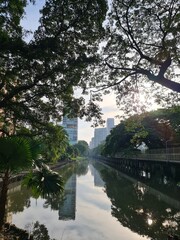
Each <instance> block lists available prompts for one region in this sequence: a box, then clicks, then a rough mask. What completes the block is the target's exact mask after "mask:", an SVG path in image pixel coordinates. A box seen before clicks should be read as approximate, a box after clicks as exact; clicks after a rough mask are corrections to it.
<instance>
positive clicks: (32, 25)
mask: <svg viewBox="0 0 180 240" xmlns="http://www.w3.org/2000/svg"><path fill="white" fill-rule="evenodd" d="M44 3H45V0H38V1H37V2H36V3H35V5H33V4H29V5H28V6H27V8H26V15H25V17H24V18H23V20H22V22H21V25H22V26H23V27H24V28H25V29H26V30H31V31H35V30H36V29H37V28H38V25H39V23H38V19H39V17H40V14H39V10H40V9H41V8H42V6H43V5H44ZM30 39H31V36H29V37H28V38H27V41H29V40H30ZM99 105H100V107H101V108H102V113H103V120H105V121H106V119H107V118H115V116H117V115H119V114H120V111H119V110H118V109H117V107H116V102H115V95H114V94H113V93H110V94H109V95H105V96H104V98H103V102H101V103H100V104H99ZM118 122H119V120H118V119H117V118H115V124H118ZM91 125H92V122H86V121H85V120H81V119H79V120H78V140H85V141H87V142H88V143H89V142H90V140H91V138H92V137H93V136H94V128H93V127H91ZM99 127H103V126H99Z"/></svg>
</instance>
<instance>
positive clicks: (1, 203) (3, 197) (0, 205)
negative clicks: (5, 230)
mask: <svg viewBox="0 0 180 240" xmlns="http://www.w3.org/2000/svg"><path fill="white" fill-rule="evenodd" d="M9 178H10V176H9V170H6V172H5V174H4V177H3V181H2V189H1V193H0V230H1V229H2V227H3V224H4V221H5V214H6V202H7V192H8V185H9Z"/></svg>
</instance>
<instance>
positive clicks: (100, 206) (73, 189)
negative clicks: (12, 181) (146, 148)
mask: <svg viewBox="0 0 180 240" xmlns="http://www.w3.org/2000/svg"><path fill="white" fill-rule="evenodd" d="M60 172H61V174H62V175H63V177H64V181H65V191H64V195H60V196H56V197H54V198H53V199H51V198H46V199H44V200H43V199H41V198H39V199H37V200H35V199H33V198H32V197H31V193H30V192H29V193H28V192H26V191H27V190H25V189H22V190H21V192H20V191H19V190H17V193H16V194H15V192H14V193H13V191H12V192H10V193H9V199H10V201H9V202H10V203H13V204H9V211H10V212H11V213H12V221H13V223H15V224H16V225H17V226H18V227H21V228H25V225H26V228H27V225H28V224H29V226H34V225H35V223H36V222H37V221H38V225H37V228H38V229H40V227H39V226H41V227H42V225H44V226H43V227H44V229H46V230H47V231H48V232H49V233H48V234H49V236H51V238H52V237H54V238H55V239H62V240H72V239H73V240H84V239H86V240H92V239H93V240H111V239H113V240H119V239H121V240H142V239H144V240H145V239H153V240H160V239H162V240H166V239H167V234H168V233H173V234H180V202H179V201H178V199H177V195H178V194H179V193H180V190H179V189H178V188H176V191H177V193H176V195H175V196H176V198H174V197H173V196H174V195H173V194H170V196H167V195H166V194H165V191H164V190H162V191H160V187H159V186H158V187H157V189H155V188H153V186H154V184H155V181H154V180H152V179H151V178H150V175H148V174H147V175H146V176H147V177H143V178H146V179H148V185H147V184H146V183H145V182H144V181H143V182H140V181H139V179H138V181H137V180H136V179H135V178H134V177H132V176H128V175H126V174H123V173H120V172H117V171H115V170H113V169H112V168H109V167H106V166H104V165H102V164H98V163H95V164H93V165H89V166H88V162H82V164H78V165H72V166H67V167H66V168H63V169H61V170H60ZM148 176H149V177H148ZM151 180H152V182H151ZM168 181H169V179H168ZM163 186H165V187H166V186H167V185H163V184H161V188H163ZM171 187H172V185H171ZM173 193H174V189H173ZM18 194H19V196H18ZM19 198H22V199H19ZM16 201H18V204H17V202H16ZM15 202H16V203H15ZM17 205H18V207H17ZM21 211H22V213H20V212H21ZM63 220H66V221H63ZM67 220H68V221H67ZM116 220H118V221H116ZM43 227H42V228H43ZM46 230H44V231H45V232H46V233H47V231H46ZM38 231H39V230H38ZM41 232H43V231H41ZM45 232H44V236H46V235H47V234H46V235H45ZM37 239H40V238H37ZM42 239H43V240H44V239H46V238H42ZM47 239H48V238H47ZM49 239H50V238H49Z"/></svg>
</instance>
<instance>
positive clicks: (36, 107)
mask: <svg viewBox="0 0 180 240" xmlns="http://www.w3.org/2000/svg"><path fill="white" fill-rule="evenodd" d="M30 2H32V1H30ZM26 4H27V1H25V0H17V1H14V0H11V1H4V0H3V1H1V3H0V10H1V15H0V56H1V58H0V66H1V68H0V76H1V83H0V109H1V111H2V112H1V124H0V126H1V128H0V131H2V132H3V133H5V134H6V135H8V134H9V133H11V134H12V132H11V130H12V128H11V129H10V128H7V127H6V125H8V124H11V125H12V126H13V127H15V128H16V129H18V128H21V127H23V126H27V125H28V126H31V129H32V131H33V132H34V133H36V134H37V131H41V130H42V128H44V126H45V125H46V124H48V123H49V121H50V119H51V120H54V121H56V120H57V121H59V120H60V119H61V117H62V115H63V114H66V113H69V114H71V115H79V116H81V117H82V116H83V115H86V116H87V110H86V107H85V101H84V98H83V97H80V98H77V99H76V98H75V97H74V89H75V87H76V86H78V87H79V88H81V89H82V91H84V90H85V88H86V81H87V76H88V74H87V72H88V71H89V70H88V68H90V66H91V64H93V63H94V62H97V61H98V57H97V48H98V41H99V40H100V39H101V37H102V34H103V32H104V30H103V28H102V22H103V20H104V19H105V14H106V10H107V3H106V1H105V0H101V1H99V0H92V1H89V0H80V1H78V2H77V1H74V0H70V1H57V0H47V1H46V3H45V5H44V6H43V8H42V10H41V15H40V19H39V27H38V29H37V30H36V31H35V32H34V34H33V37H32V39H31V41H30V42H26V41H25V39H26V37H27V34H28V32H27V31H26V29H23V28H22V26H21V25H20V22H21V20H22V18H23V17H24V9H25V6H26ZM34 7H35V6H34ZM88 106H89V105H88ZM88 106H87V108H88ZM88 111H89V112H93V109H90V108H88ZM95 115H97V117H98V118H99V117H100V114H99V112H94V114H93V115H92V116H95ZM89 116H90V115H89ZM5 127H6V131H4V128H5ZM55 155H56V154H55ZM55 158H56V157H55Z"/></svg>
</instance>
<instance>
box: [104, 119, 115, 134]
mask: <svg viewBox="0 0 180 240" xmlns="http://www.w3.org/2000/svg"><path fill="white" fill-rule="evenodd" d="M106 127H107V135H109V134H110V131H111V129H113V128H114V118H108V119H107V123H106Z"/></svg>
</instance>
